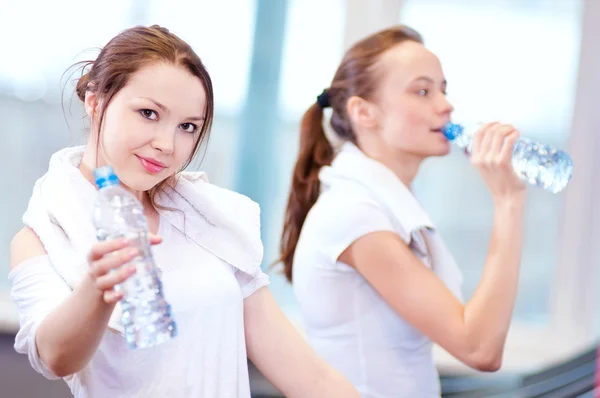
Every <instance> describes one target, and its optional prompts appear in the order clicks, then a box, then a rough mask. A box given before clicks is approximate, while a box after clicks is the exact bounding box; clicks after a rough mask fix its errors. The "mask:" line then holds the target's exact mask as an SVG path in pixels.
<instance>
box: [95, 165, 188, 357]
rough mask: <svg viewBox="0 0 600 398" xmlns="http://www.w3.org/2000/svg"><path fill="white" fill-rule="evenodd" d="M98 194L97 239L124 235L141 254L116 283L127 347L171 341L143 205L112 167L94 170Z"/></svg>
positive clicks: (171, 323) (172, 323) (169, 321)
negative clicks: (127, 275) (132, 271)
mask: <svg viewBox="0 0 600 398" xmlns="http://www.w3.org/2000/svg"><path fill="white" fill-rule="evenodd" d="M94 177H95V179H96V185H97V186H98V188H99V190H98V197H97V199H96V203H95V207H94V225H95V227H96V237H97V239H98V240H101V241H102V240H111V239H120V238H125V239H127V240H128V241H129V242H131V243H130V246H131V247H135V248H137V249H138V250H139V252H140V255H139V256H137V257H136V258H134V259H133V260H131V262H129V263H128V265H134V266H135V268H136V273H135V274H134V275H133V276H131V277H130V278H128V279H127V280H126V281H125V282H123V283H121V284H119V285H117V286H115V291H122V292H123V293H124V296H123V298H122V299H121V303H120V304H121V309H122V312H121V324H122V325H123V328H124V330H125V339H126V340H127V344H128V345H129V347H130V348H132V349H135V348H145V347H151V346H153V345H156V344H160V343H163V342H165V341H168V340H170V339H171V338H173V337H175V336H176V335H177V327H176V324H175V321H174V320H173V318H172V316H171V306H170V305H169V304H168V303H167V301H166V300H165V298H164V296H163V289H162V282H161V280H160V270H159V268H158V267H157V266H156V264H155V262H154V259H153V257H152V253H151V251H150V241H149V239H148V224H147V221H146V217H145V216H144V211H143V207H142V204H141V203H140V202H139V201H138V199H137V198H136V197H135V196H134V195H132V194H131V193H130V192H128V191H127V190H126V189H124V188H123V187H121V186H120V185H119V179H118V178H117V176H116V175H115V173H114V171H113V169H112V167H110V166H105V167H101V168H98V169H96V170H95V171H94Z"/></svg>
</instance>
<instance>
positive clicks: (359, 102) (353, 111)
mask: <svg viewBox="0 0 600 398" xmlns="http://www.w3.org/2000/svg"><path fill="white" fill-rule="evenodd" d="M346 114H347V115H348V118H349V119H350V120H351V122H352V124H353V125H354V126H356V127H359V126H360V127H361V128H360V129H358V130H371V129H373V128H374V127H376V126H377V123H378V122H377V112H376V109H375V106H374V104H372V103H370V102H369V101H367V100H365V99H363V98H361V97H357V96H352V97H350V98H349V99H348V102H346Z"/></svg>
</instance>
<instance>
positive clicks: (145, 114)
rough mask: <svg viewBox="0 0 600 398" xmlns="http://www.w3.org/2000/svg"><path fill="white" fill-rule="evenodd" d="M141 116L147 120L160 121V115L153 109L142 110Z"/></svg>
mask: <svg viewBox="0 0 600 398" xmlns="http://www.w3.org/2000/svg"><path fill="white" fill-rule="evenodd" d="M140 114H141V115H142V116H143V117H145V118H146V119H150V120H156V119H158V115H157V114H156V112H154V111H153V110H152V109H142V110H141V111H140Z"/></svg>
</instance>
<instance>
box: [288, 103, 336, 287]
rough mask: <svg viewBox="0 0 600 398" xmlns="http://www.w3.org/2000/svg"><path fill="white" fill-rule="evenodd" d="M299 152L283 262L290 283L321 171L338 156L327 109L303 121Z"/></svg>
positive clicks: (315, 106)
mask: <svg viewBox="0 0 600 398" xmlns="http://www.w3.org/2000/svg"><path fill="white" fill-rule="evenodd" d="M298 152H299V153H298V159H297V161H296V165H295V166H294V172H293V177H292V186H291V188H290V196H289V198H288V203H287V208H286V211H285V220H284V225H283V233H282V237H281V248H280V251H281V257H280V258H279V261H281V262H282V263H283V270H284V274H285V277H286V278H287V280H288V281H290V282H291V281H292V266H293V264H292V263H293V260H294V252H295V251H296V245H297V244H298V238H299V237H300V230H301V229H302V225H303V224H304V220H306V216H307V215H308V211H309V210H310V209H311V208H312V207H313V205H314V204H315V202H316V201H317V199H318V197H319V191H320V185H321V184H320V182H319V171H320V170H321V168H322V167H323V166H328V165H330V164H331V161H332V160H333V155H334V151H333V147H332V146H331V144H330V143H329V140H328V139H327V136H326V135H325V130H324V129H323V108H322V105H321V104H319V103H315V104H313V105H312V106H311V107H310V108H309V109H308V110H307V111H306V113H305V114H304V116H303V118H302V122H301V124H300V149H299V151H298Z"/></svg>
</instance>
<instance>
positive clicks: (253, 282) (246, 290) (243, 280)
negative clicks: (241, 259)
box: [235, 269, 270, 300]
mask: <svg viewBox="0 0 600 398" xmlns="http://www.w3.org/2000/svg"><path fill="white" fill-rule="evenodd" d="M235 278H236V279H237V281H238V284H239V285H240V289H241V291H242V296H243V297H244V300H245V299H247V298H248V297H250V296H251V295H252V294H254V292H256V291H257V290H258V289H260V288H261V287H265V286H267V285H269V283H270V279H269V276H268V275H267V274H265V273H264V272H262V270H258V272H257V273H256V275H254V276H252V275H249V274H247V273H245V272H242V271H240V270H239V269H238V270H236V272H235Z"/></svg>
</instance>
